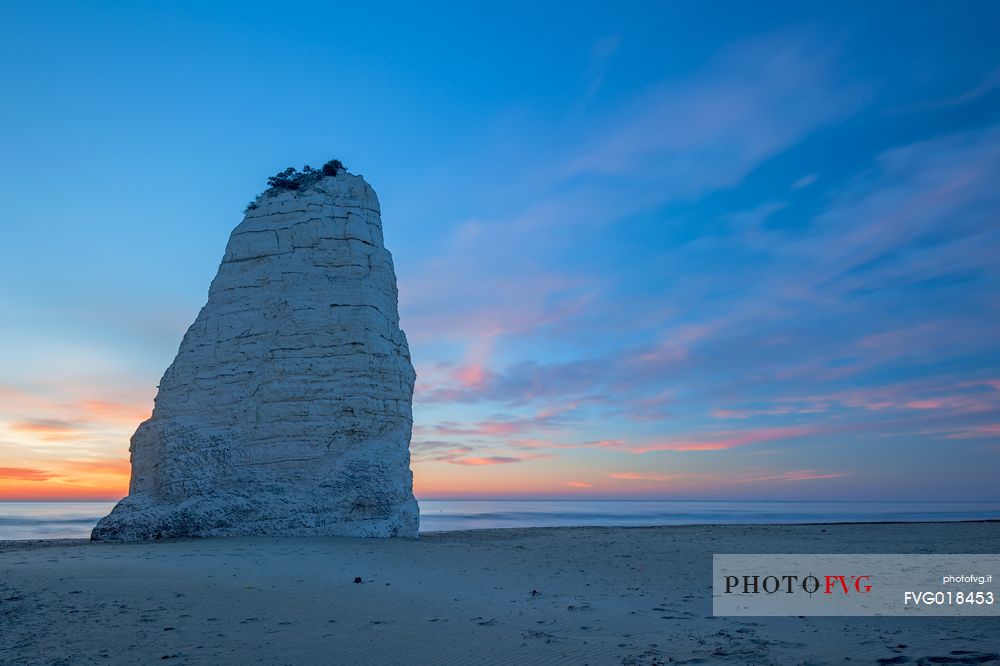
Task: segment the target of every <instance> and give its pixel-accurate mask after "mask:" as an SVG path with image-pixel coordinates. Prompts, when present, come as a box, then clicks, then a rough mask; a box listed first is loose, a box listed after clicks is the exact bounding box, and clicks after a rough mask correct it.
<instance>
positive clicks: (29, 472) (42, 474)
mask: <svg viewBox="0 0 1000 666" xmlns="http://www.w3.org/2000/svg"><path fill="white" fill-rule="evenodd" d="M54 476H55V475H54V474H52V473H50V472H46V471H45V470H41V469H31V468H28V467H0V479H15V480H18V481H48V480H49V479H51V478H53V477H54Z"/></svg>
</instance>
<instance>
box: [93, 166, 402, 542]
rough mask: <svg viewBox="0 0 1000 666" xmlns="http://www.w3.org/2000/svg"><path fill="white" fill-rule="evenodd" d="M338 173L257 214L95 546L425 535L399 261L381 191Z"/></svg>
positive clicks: (160, 397) (284, 193) (233, 250)
mask: <svg viewBox="0 0 1000 666" xmlns="http://www.w3.org/2000/svg"><path fill="white" fill-rule="evenodd" d="M337 165H338V166H339V163H337ZM332 171H333V172H334V173H336V175H334V176H330V175H325V174H324V173H323V172H319V171H308V172H307V174H304V175H307V176H308V177H307V178H304V179H303V180H302V181H301V182H302V184H301V187H299V184H298V183H296V184H295V188H296V189H291V188H282V187H273V188H271V189H270V190H267V191H266V192H265V193H264V194H262V195H261V196H259V197H258V198H257V199H256V201H255V202H254V203H252V204H250V206H248V209H247V215H246V217H245V218H244V219H243V222H242V223H240V225H239V226H237V227H236V229H235V230H234V231H233V233H232V236H231V237H230V239H229V244H228V246H227V247H226V254H225V256H224V257H223V260H222V265H221V266H220V267H219V272H218V273H217V275H216V276H215V279H214V280H213V281H212V285H211V288H210V289H209V293H208V303H207V304H206V305H205V307H203V308H202V309H201V312H200V313H199V314H198V317H197V319H195V322H194V324H192V325H191V327H190V328H189V329H188V331H187V333H186V334H185V335H184V339H183V341H182V342H181V345H180V350H179V351H178V352H177V356H176V358H175V359H174V362H173V363H172V364H171V365H170V367H169V368H167V371H166V373H165V374H164V375H163V379H162V380H161V381H160V386H159V391H158V394H157V396H156V400H155V406H154V409H153V414H152V416H151V417H150V419H149V420H148V421H145V422H144V423H142V424H141V425H140V426H139V428H138V430H136V432H135V435H133V437H132V443H131V447H130V450H131V453H132V480H131V483H130V485H129V494H128V496H127V497H126V498H125V499H123V500H122V501H121V502H119V503H118V505H117V506H115V508H114V510H112V512H111V513H110V514H109V515H108V516H106V517H104V518H103V519H102V520H101V521H100V522H99V523H98V524H97V527H95V528H94V531H93V538H94V539H95V540H100V541H141V540H146V539H156V538H166V537H187V536H199V537H201V536H231V535H252V534H267V535H302V536H305V535H339V536H378V537H387V536H402V537H416V536H417V526H418V521H419V518H418V512H417V504H416V501H415V500H414V498H413V492H412V474H411V473H410V468H409V461H410V454H409V443H410V434H411V430H412V423H413V417H412V397H413V382H414V378H415V375H414V371H413V366H412V365H411V363H410V353H409V349H408V347H407V344H406V336H405V335H404V334H403V332H402V331H401V330H400V328H399V314H398V310H397V292H396V276H395V273H394V270H393V265H392V258H391V256H390V254H389V252H388V251H387V250H386V249H385V246H384V244H383V240H382V222H381V213H380V210H379V204H378V199H377V198H376V196H375V192H374V191H373V190H372V188H371V187H370V186H369V185H368V183H366V182H365V180H364V179H363V178H362V177H360V176H355V175H352V174H349V173H347V172H346V171H343V170H337V169H333V170H332ZM327 173H329V172H327ZM279 175H280V174H279ZM286 175H287V172H286ZM273 180H274V179H272V181H273ZM287 182H288V181H287V180H286V181H284V183H285V184H287ZM279 185H280V183H279Z"/></svg>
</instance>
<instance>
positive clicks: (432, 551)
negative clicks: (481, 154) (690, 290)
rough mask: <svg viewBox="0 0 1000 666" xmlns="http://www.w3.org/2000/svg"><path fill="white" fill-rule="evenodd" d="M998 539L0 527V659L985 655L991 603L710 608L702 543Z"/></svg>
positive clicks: (814, 660) (900, 659) (812, 659)
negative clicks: (977, 608)
mask: <svg viewBox="0 0 1000 666" xmlns="http://www.w3.org/2000/svg"><path fill="white" fill-rule="evenodd" d="M998 550H1000V524H997V523H936V524H934V523H923V524H861V525H857V524H856V525H845V524H839V525H790V526H682V527H654V528H535V529H509V530H482V531H469V532H451V533H437V534H428V535H425V536H423V537H421V538H420V539H419V540H399V539H369V540H366V539H341V538H329V539H326V538H232V539H204V540H184V541H172V542H159V543H151V544H142V545H117V544H114V545H113V544H95V543H90V542H87V541H75V540H62V541H49V542H44V541H38V542H3V543H0V663H2V664H4V665H8V664H9V665H15V664H16V665H20V664H91V663H100V664H137V663H153V662H156V663H171V664H667V663H677V664H684V663H687V664H694V663H700V664H706V663H734V664H746V663H750V664H824V663H845V662H848V661H850V662H856V663H883V664H895V663H917V664H925V663H934V664H967V663H991V662H995V661H1000V656H998V654H997V653H998V652H1000V626H998V624H997V621H996V619H995V618H872V617H862V618H797V617H795V618H714V617H712V615H711V590H710V585H711V555H712V554H713V553H727V552H728V553H740V552H776V553H777V552H812V553H824V552H827V553H834V552H856V553H889V552H905V553H930V552H942V553H947V552H956V553H957V552H979V553H986V552H997V551H998ZM356 578H360V579H361V582H360V583H357V582H355V580H356Z"/></svg>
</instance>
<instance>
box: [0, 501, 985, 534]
mask: <svg viewBox="0 0 1000 666" xmlns="http://www.w3.org/2000/svg"><path fill="white" fill-rule="evenodd" d="M112 506H114V502H0V540H5V539H65V538H84V537H88V536H89V535H90V529H91V528H92V527H93V526H94V524H95V523H96V522H97V520H98V519H99V518H100V517H101V516H103V515H105V514H106V513H108V511H110V510H111V507H112ZM996 519H1000V502H947V503H942V502H764V501H748V502H734V501H728V500H727V501H681V500H668V501H638V500H637V501H632V500H620V501H609V500H599V501H598V500H595V501H580V500H564V501H551V500H550V501H535V500H423V501H421V502H420V531H421V532H443V531H452V530H474V529H485V528H494V527H559V526H566V525H631V526H636V525H692V524H703V523H714V524H737V523H742V524H751V523H757V524H760V523H826V522H870V521H874V522H879V521H940V520H996Z"/></svg>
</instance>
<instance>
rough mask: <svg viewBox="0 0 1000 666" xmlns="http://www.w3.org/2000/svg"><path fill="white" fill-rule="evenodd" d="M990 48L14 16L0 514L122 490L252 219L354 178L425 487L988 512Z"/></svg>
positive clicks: (149, 13)
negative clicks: (231, 244) (384, 248)
mask: <svg viewBox="0 0 1000 666" xmlns="http://www.w3.org/2000/svg"><path fill="white" fill-rule="evenodd" d="M959 10H960V11H959ZM998 18H1000V9H998V8H997V6H996V4H995V3H987V2H981V3H975V2H968V3H962V4H961V5H960V6H958V8H957V9H956V6H954V5H948V4H945V3H920V4H919V5H918V4H912V3H873V4H871V5H862V4H860V3H853V4H839V5H830V6H828V7H817V6H808V4H807V3H788V4H780V3H768V4H767V5H766V6H763V5H750V4H749V3H735V2H734V3H717V4H712V5H705V6H699V7H694V6H685V5H682V4H680V3H676V4H666V3H652V4H617V5H614V6H611V7H609V6H608V5H607V4H589V5H588V4H579V5H578V6H577V7H576V9H575V11H574V12H567V11H566V8H565V5H564V4H563V5H562V6H560V5H559V4H545V3H532V4H520V5H505V6H504V7H503V8H502V9H488V8H487V9H484V8H481V7H472V6H467V5H462V4H455V5H444V4H434V5H420V6H407V5H400V6H394V5H391V4H387V5H377V6H376V5H368V6H366V7H361V6H351V7H344V6H340V5H327V4H316V5H301V6H298V7H296V8H295V9H294V10H291V9H287V8H279V7H276V6H275V5H273V4H267V5H264V4H255V3H232V4H225V3H213V4H212V6H211V7H205V6H203V5H201V4H198V3H169V4H168V3H155V4H149V5H146V6H144V7H137V6H135V5H134V4H130V3H104V4H103V5H102V6H101V7H85V6H82V5H77V6H66V5H61V4H44V3H38V4H32V5H28V4H24V3H22V4H17V5H15V4H9V3H8V4H6V5H5V6H4V20H3V21H2V22H0V62H3V63H4V65H3V68H2V69H0V78H2V85H3V90H4V91H5V103H4V104H2V105H0V126H2V127H3V128H4V129H3V135H2V136H3V150H2V151H0V193H2V195H3V200H4V202H5V204H6V205H5V206H4V212H3V214H2V217H0V224H2V229H3V238H4V242H3V243H2V244H0V285H2V290H0V308H2V309H3V311H4V313H5V315H4V321H5V325H4V326H3V327H2V328H0V482H2V483H0V485H6V486H7V487H8V489H9V490H8V491H7V492H6V493H3V492H0V496H9V497H14V496H18V497H20V496H25V497H27V496H31V497H42V496H80V497H83V496H87V497H90V496H98V495H101V494H102V493H103V495H108V494H109V491H108V488H110V487H115V488H117V486H115V484H121V479H122V478H126V477H127V464H125V463H124V461H125V460H126V459H127V447H128V436H129V435H130V433H131V431H132V430H134V427H135V425H136V424H137V422H138V421H139V420H141V418H143V414H144V413H145V414H148V410H149V408H150V406H151V400H152V395H153V392H154V390H155V386H156V383H157V381H158V379H159V376H160V374H161V373H162V371H163V370H164V369H165V368H166V366H167V365H168V364H169V362H170V360H171V358H172V356H173V354H174V353H175V352H176V349H177V344H178V343H179V341H180V337H181V336H182V334H183V332H184V330H185V329H186V327H187V325H188V324H190V322H191V321H192V320H193V319H194V316H195V314H196V313H197V311H198V309H199V308H200V306H201V305H202V304H203V302H204V300H205V296H206V293H207V287H208V283H209V281H210V280H211V278H212V276H213V275H214V273H215V270H216V268H217V266H218V261H219V259H220V257H221V255H222V251H223V248H224V246H225V243H226V239H227V237H228V234H229V232H230V231H231V230H232V228H233V227H234V226H235V225H236V224H237V223H238V222H239V221H240V219H241V216H242V209H243V206H244V205H245V204H246V202H247V201H249V200H250V199H251V198H253V196H254V195H255V194H256V193H257V192H259V191H260V190H261V189H262V188H263V186H264V181H265V180H266V178H267V176H269V175H271V174H272V173H274V172H276V171H278V170H280V169H282V168H284V167H285V166H288V165H295V166H301V165H303V164H312V165H314V166H316V165H319V164H321V163H322V162H323V161H325V160H326V159H329V158H331V157H339V158H340V159H342V160H343V161H344V162H345V163H346V164H347V166H348V167H349V168H350V170H351V171H352V172H354V173H361V174H363V175H364V176H365V177H366V178H367V179H368V180H369V181H370V182H371V183H372V184H373V186H374V187H375V188H376V190H377V191H378V193H379V197H380V200H381V202H382V209H383V223H384V226H385V236H386V241H387V245H388V247H389V249H390V250H391V251H392V252H393V256H394V258H395V262H396V269H397V275H398V278H399V286H400V312H401V317H402V325H403V328H404V329H405V330H406V332H407V334H408V336H409V338H410V344H411V350H412V354H413V358H414V362H415V365H416V367H417V372H418V386H417V394H416V402H415V407H414V409H415V434H414V441H413V455H414V473H415V479H416V487H417V491H418V495H421V496H423V497H446V496H456V495H462V496H471V495H487V496H493V497H496V496H564V495H565V496H600V497H724V498H782V499H804V498H809V499H826V498H831V499H836V498H850V499H889V498H904V499H985V498H989V499H997V497H998V496H997V494H996V490H995V487H996V483H995V472H994V470H995V469H996V468H997V464H998V462H1000V343H998V342H997V340H998V339H1000V336H998V335H997V332H998V331H1000V327H998V323H1000V312H998V305H1000V302H998V296H997V294H998V286H1000V284H998V282H1000V268H998V266H1000V261H998V258H1000V220H998V215H1000V188H998V187H997V185H996V183H998V182H1000V43H998V42H997V40H996V39H995V38H994V37H995V35H994V33H995V28H996V26H997V25H998ZM102 475H103V476H102ZM110 494H111V495H112V496H113V495H114V494H115V493H114V492H111V493H110Z"/></svg>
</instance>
